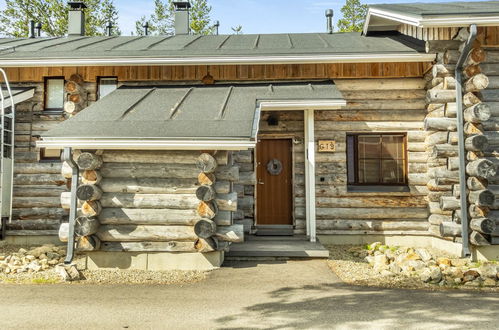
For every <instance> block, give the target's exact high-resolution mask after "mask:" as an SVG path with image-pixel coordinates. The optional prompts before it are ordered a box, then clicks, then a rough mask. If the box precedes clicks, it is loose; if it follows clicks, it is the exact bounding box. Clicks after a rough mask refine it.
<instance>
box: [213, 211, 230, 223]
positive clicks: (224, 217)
mask: <svg viewBox="0 0 499 330" xmlns="http://www.w3.org/2000/svg"><path fill="white" fill-rule="evenodd" d="M213 221H215V223H216V224H217V226H230V225H232V224H233V222H232V212H231V211H218V213H217V214H216V215H215V217H214V218H213Z"/></svg>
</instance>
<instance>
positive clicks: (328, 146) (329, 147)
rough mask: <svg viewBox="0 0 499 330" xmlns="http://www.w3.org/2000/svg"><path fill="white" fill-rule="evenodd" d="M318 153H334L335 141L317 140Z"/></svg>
mask: <svg viewBox="0 0 499 330" xmlns="http://www.w3.org/2000/svg"><path fill="white" fill-rule="evenodd" d="M318 151H319V152H335V151H336V141H334V140H319V150H318Z"/></svg>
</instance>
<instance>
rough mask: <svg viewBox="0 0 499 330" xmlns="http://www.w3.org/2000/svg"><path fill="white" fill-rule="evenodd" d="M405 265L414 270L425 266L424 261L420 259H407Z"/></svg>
mask: <svg viewBox="0 0 499 330" xmlns="http://www.w3.org/2000/svg"><path fill="white" fill-rule="evenodd" d="M407 266H409V267H411V268H412V269H414V270H421V269H423V268H425V266H426V265H425V263H424V262H423V261H421V260H409V261H408V262H407Z"/></svg>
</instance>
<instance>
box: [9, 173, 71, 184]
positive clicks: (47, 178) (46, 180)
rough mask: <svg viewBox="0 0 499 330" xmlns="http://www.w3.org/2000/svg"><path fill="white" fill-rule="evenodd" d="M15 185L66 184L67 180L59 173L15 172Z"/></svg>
mask: <svg viewBox="0 0 499 330" xmlns="http://www.w3.org/2000/svg"><path fill="white" fill-rule="evenodd" d="M14 185H15V186H39V185H53V186H65V185H66V180H65V179H64V178H62V177H61V176H60V175H59V174H14Z"/></svg>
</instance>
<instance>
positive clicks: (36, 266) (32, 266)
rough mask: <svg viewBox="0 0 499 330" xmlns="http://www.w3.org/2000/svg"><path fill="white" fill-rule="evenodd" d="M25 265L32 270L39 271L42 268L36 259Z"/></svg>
mask: <svg viewBox="0 0 499 330" xmlns="http://www.w3.org/2000/svg"><path fill="white" fill-rule="evenodd" d="M27 267H28V269H31V270H32V271H34V272H39V271H40V270H41V269H42V266H41V265H40V264H39V263H38V262H36V261H33V262H31V263H30V264H28V266H27Z"/></svg>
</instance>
